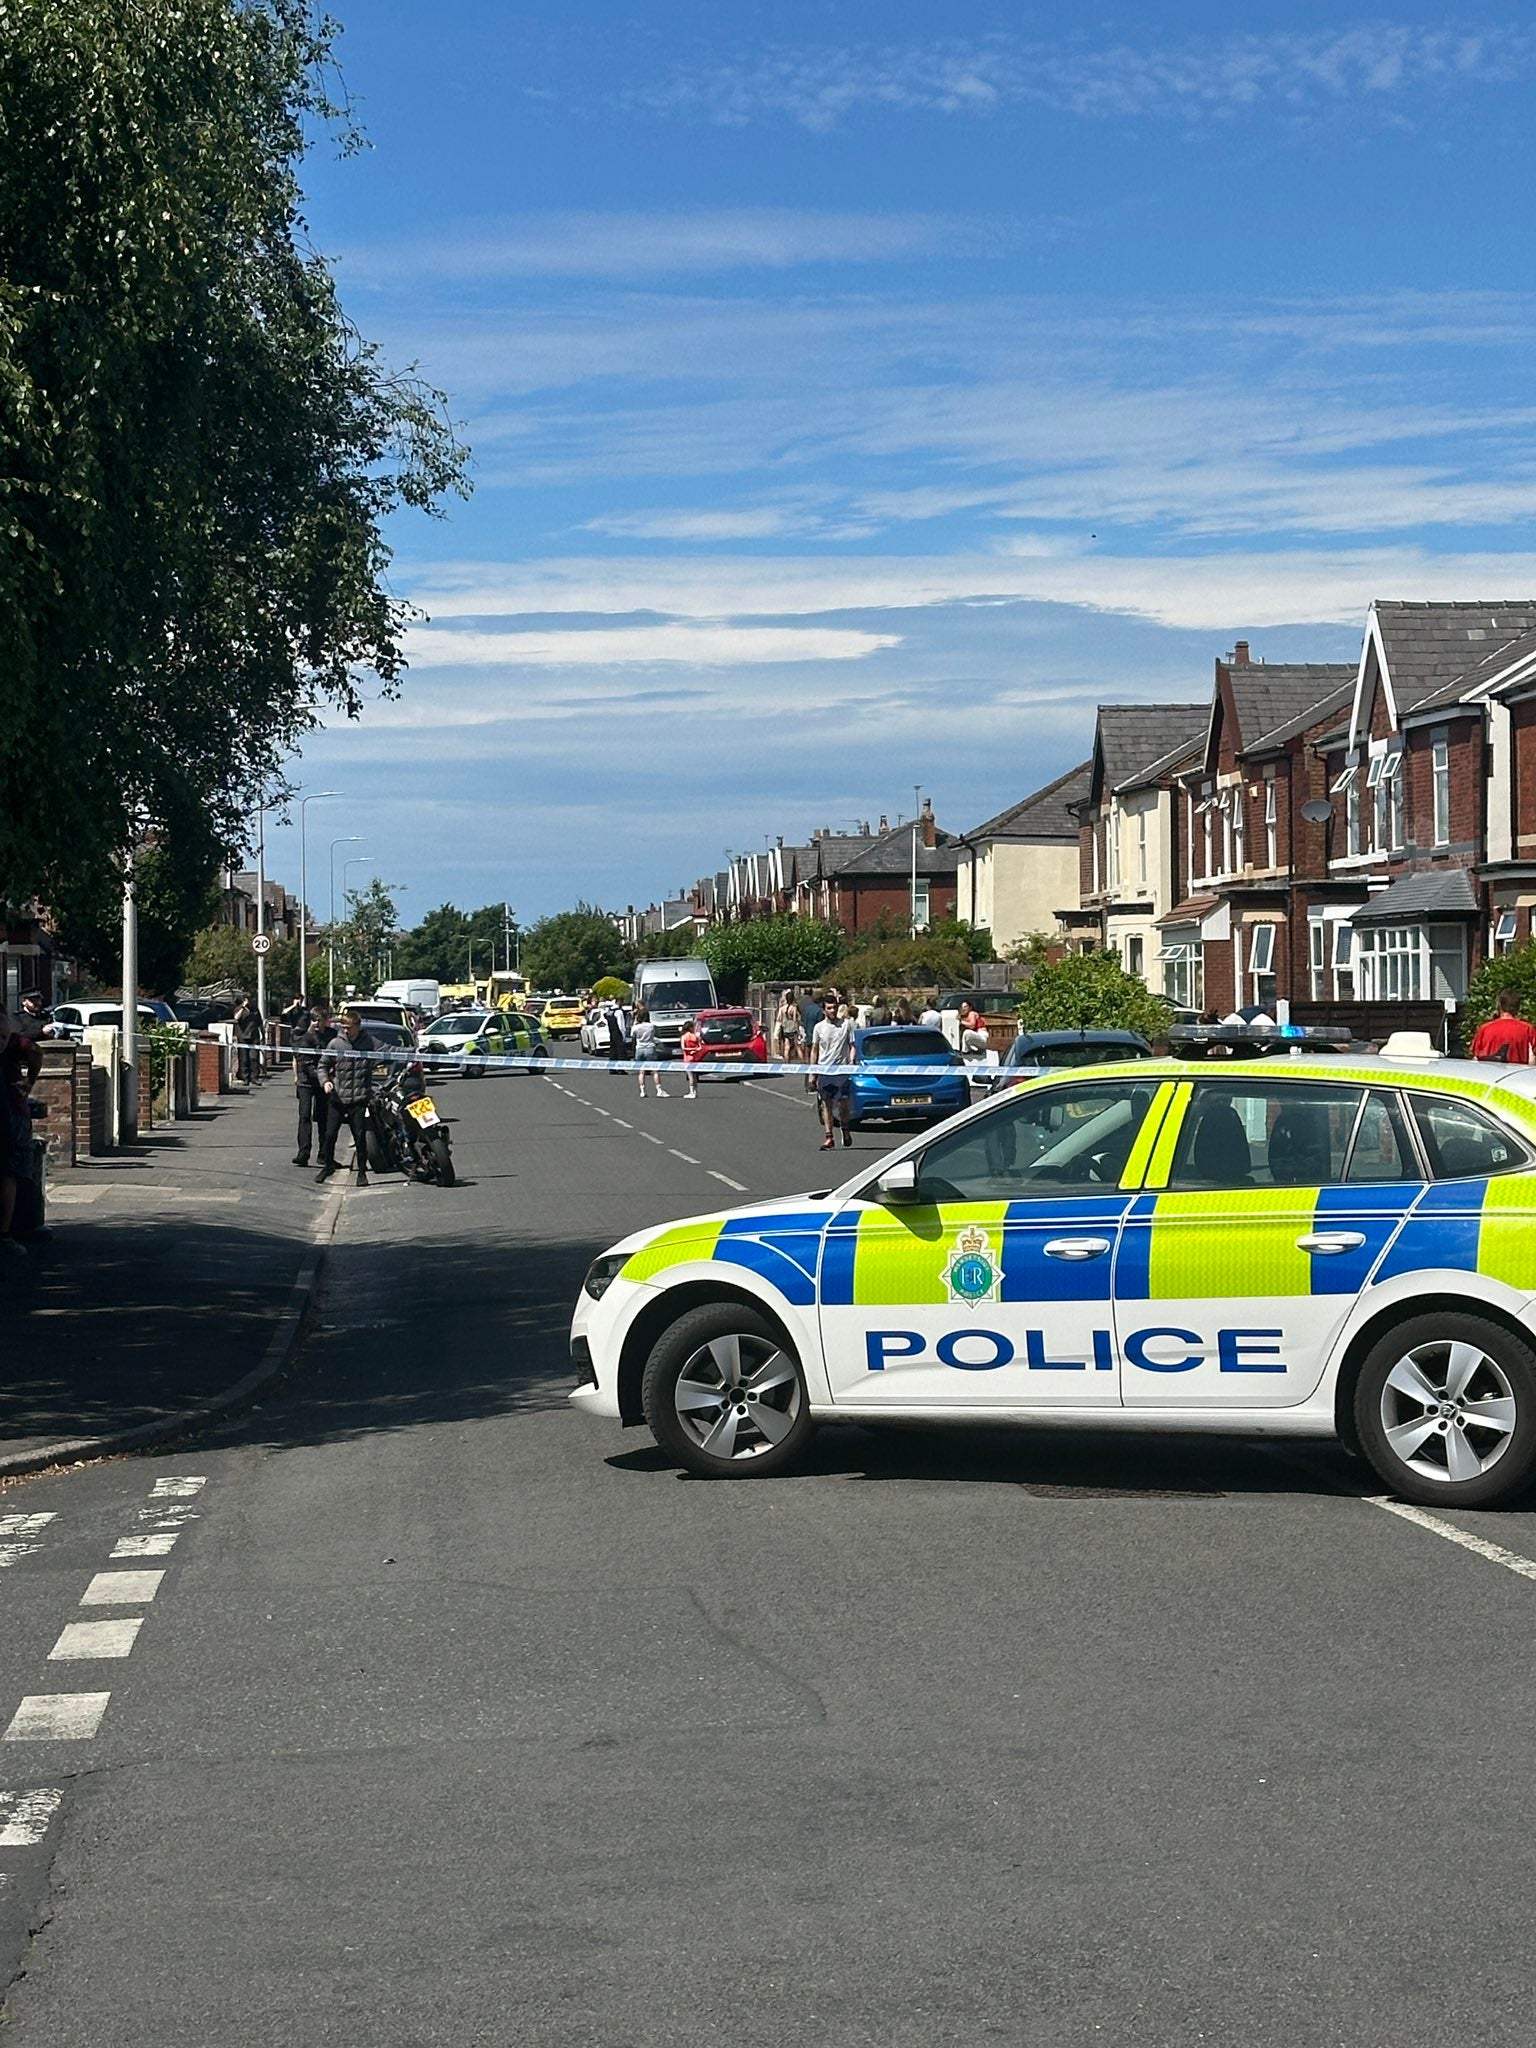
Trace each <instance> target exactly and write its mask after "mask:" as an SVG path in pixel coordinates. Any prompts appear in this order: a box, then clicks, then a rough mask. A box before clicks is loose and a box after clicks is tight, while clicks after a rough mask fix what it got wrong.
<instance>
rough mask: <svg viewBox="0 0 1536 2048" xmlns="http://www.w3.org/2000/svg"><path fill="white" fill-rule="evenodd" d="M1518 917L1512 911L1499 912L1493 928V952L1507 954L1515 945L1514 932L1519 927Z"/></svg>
mask: <svg viewBox="0 0 1536 2048" xmlns="http://www.w3.org/2000/svg"><path fill="white" fill-rule="evenodd" d="M1519 922H1520V920H1519V916H1518V914H1517V913H1516V912H1515V911H1513V910H1501V911H1500V912H1499V915H1498V918H1497V920H1496V922H1495V924H1494V927H1493V950H1494V951H1495V953H1507V952H1508V951H1509V949H1510V947H1511V946H1513V944H1514V943H1515V932H1516V930H1517V929H1518V927H1519Z"/></svg>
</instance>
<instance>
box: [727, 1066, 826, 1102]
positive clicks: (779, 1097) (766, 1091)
mask: <svg viewBox="0 0 1536 2048" xmlns="http://www.w3.org/2000/svg"><path fill="white" fill-rule="evenodd" d="M806 1072H807V1073H809V1072H810V1069H809V1068H807V1069H806ZM741 1085H742V1087H743V1088H755V1089H756V1090H757V1092H758V1094H759V1095H766V1096H767V1097H768V1100H769V1101H770V1102H782V1103H783V1105H784V1107H785V1108H786V1109H803V1108H804V1107H805V1104H804V1103H803V1102H801V1101H800V1100H799V1099H798V1097H796V1096H793V1095H783V1094H781V1093H780V1092H779V1090H778V1089H777V1088H765V1087H764V1086H763V1084H762V1082H761V1081H743V1082H742V1084H741Z"/></svg>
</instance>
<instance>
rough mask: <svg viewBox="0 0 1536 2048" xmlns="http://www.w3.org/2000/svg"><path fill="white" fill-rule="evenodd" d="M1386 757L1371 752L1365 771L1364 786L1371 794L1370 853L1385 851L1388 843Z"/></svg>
mask: <svg viewBox="0 0 1536 2048" xmlns="http://www.w3.org/2000/svg"><path fill="white" fill-rule="evenodd" d="M1386 775H1387V757H1386V755H1385V754H1373V755H1372V756H1371V762H1370V766H1369V767H1368V768H1367V769H1366V771H1365V786H1366V788H1367V789H1368V790H1369V791H1370V796H1371V844H1370V849H1369V850H1370V851H1371V852H1372V853H1385V852H1386V851H1387V847H1388V845H1389V844H1390V839H1391V833H1390V828H1389V826H1388V823H1387V804H1388V790H1387V781H1386Z"/></svg>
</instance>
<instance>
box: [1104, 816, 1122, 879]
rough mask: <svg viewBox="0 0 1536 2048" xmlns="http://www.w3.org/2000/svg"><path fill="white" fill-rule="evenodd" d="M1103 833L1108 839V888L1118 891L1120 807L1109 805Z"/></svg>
mask: <svg viewBox="0 0 1536 2048" xmlns="http://www.w3.org/2000/svg"><path fill="white" fill-rule="evenodd" d="M1104 831H1105V834H1106V836H1107V839H1108V847H1107V851H1108V854H1109V886H1110V888H1111V889H1118V888H1119V886H1120V806H1119V805H1118V804H1114V803H1112V804H1111V805H1110V807H1109V815H1108V817H1107V818H1106V819H1105V821H1104Z"/></svg>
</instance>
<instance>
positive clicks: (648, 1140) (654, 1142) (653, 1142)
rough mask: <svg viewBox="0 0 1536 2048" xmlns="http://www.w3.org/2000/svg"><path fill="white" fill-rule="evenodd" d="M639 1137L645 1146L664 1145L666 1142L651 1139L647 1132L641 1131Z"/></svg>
mask: <svg viewBox="0 0 1536 2048" xmlns="http://www.w3.org/2000/svg"><path fill="white" fill-rule="evenodd" d="M640 1135H641V1137H642V1138H644V1140H645V1142H646V1143H647V1145H664V1144H665V1143H666V1142H667V1141H666V1139H665V1138H653V1137H652V1136H651V1134H650V1132H649V1131H642V1132H641V1133H640Z"/></svg>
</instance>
